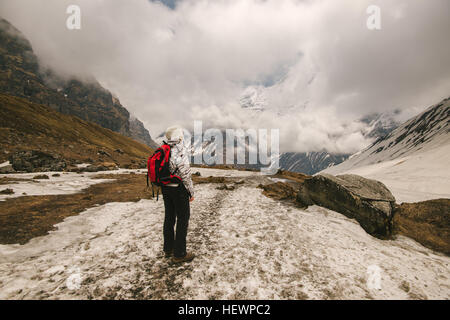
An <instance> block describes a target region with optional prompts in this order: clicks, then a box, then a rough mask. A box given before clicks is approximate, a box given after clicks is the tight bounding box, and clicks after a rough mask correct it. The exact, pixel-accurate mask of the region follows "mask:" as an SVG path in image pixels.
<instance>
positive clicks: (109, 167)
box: [100, 162, 119, 170]
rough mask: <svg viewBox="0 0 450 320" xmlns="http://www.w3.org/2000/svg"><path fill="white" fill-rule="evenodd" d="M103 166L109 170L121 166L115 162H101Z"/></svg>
mask: <svg viewBox="0 0 450 320" xmlns="http://www.w3.org/2000/svg"><path fill="white" fill-rule="evenodd" d="M100 166H101V167H104V168H106V169H107V170H117V169H119V167H118V166H117V164H115V163H114V162H103V163H101V164H100Z"/></svg>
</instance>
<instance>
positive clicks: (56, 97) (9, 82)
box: [0, 18, 152, 145]
mask: <svg viewBox="0 0 450 320" xmlns="http://www.w3.org/2000/svg"><path fill="white" fill-rule="evenodd" d="M0 93H4V94H8V95H12V96H16V97H21V98H26V99H27V100H29V101H31V102H34V103H38V104H43V105H46V106H49V107H51V108H52V109H54V110H56V111H59V112H61V113H64V114H69V115H74V116H77V117H79V118H81V119H84V120H87V121H91V122H94V123H97V124H98V125H100V126H102V127H104V128H107V129H110V130H113V131H115V132H118V133H120V134H123V135H125V136H128V137H131V138H133V139H135V140H138V141H143V142H145V143H147V144H148V145H151V143H152V140H151V137H150V140H149V139H148V137H149V136H150V134H149V133H148V130H147V129H145V128H144V126H143V124H142V122H140V123H135V124H133V125H134V126H137V127H139V129H138V130H136V129H135V130H130V113H129V112H128V110H127V109H126V108H125V107H123V106H122V104H121V103H120V101H119V99H117V98H116V97H114V96H113V95H112V94H111V93H110V92H109V91H108V90H106V89H105V88H103V87H102V86H101V84H100V83H99V82H98V81H97V80H95V79H94V78H91V79H90V80H88V81H86V80H84V81H83V82H82V81H80V80H77V79H69V80H67V79H63V78H61V77H60V76H58V75H57V74H56V73H55V72H54V71H53V70H41V66H40V65H39V61H38V58H37V56H36V55H35V54H34V52H33V48H32V46H31V43H30V42H29V41H28V40H27V39H26V38H25V36H24V35H23V34H22V33H21V32H20V31H19V30H18V29H17V28H15V27H14V26H13V25H12V24H10V23H9V22H8V21H6V20H4V19H2V18H0Z"/></svg>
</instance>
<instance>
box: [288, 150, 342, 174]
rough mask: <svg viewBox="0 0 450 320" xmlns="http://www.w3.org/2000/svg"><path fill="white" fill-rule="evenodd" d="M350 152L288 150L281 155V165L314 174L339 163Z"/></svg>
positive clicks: (290, 169)
mask: <svg viewBox="0 0 450 320" xmlns="http://www.w3.org/2000/svg"><path fill="white" fill-rule="evenodd" d="M348 156H349V155H348V154H331V153H328V152H326V151H322V152H286V153H282V154H281V156H280V167H281V168H282V169H284V170H288V171H293V172H302V173H306V174H314V173H316V172H319V171H322V170H323V169H325V168H328V167H330V166H333V165H335V164H339V163H341V162H343V161H345V160H346V159H347V158H348Z"/></svg>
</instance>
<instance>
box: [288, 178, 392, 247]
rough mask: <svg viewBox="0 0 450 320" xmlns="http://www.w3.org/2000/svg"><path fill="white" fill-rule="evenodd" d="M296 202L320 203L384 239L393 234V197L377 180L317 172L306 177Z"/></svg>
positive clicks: (302, 203) (304, 204) (304, 203)
mask: <svg viewBox="0 0 450 320" xmlns="http://www.w3.org/2000/svg"><path fill="white" fill-rule="evenodd" d="M297 202H299V203H300V204H301V205H303V206H309V205H313V204H315V205H319V206H322V207H325V208H328V209H330V210H333V211H337V212H339V213H342V214H344V215H345V216H347V217H349V218H352V219H356V220H357V221H358V222H359V224H360V225H361V227H362V228H363V229H364V230H366V232H367V233H369V234H371V235H373V236H376V237H379V238H387V237H389V236H391V234H392V229H393V228H392V223H393V215H394V214H393V213H394V206H395V198H394V196H393V195H392V193H391V192H390V191H389V190H388V188H386V186H385V185H384V184H383V183H381V182H379V181H376V180H371V179H366V178H364V177H361V176H358V175H353V174H346V175H340V176H332V175H329V174H320V175H317V176H314V177H313V178H311V179H307V180H305V182H304V184H303V185H302V187H301V188H300V190H299V192H298V193H297Z"/></svg>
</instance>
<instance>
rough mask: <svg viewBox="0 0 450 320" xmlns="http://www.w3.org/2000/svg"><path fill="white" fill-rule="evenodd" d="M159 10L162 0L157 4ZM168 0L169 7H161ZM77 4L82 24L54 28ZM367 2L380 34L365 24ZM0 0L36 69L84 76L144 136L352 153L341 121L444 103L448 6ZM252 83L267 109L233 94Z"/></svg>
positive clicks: (357, 144)
mask: <svg viewBox="0 0 450 320" xmlns="http://www.w3.org/2000/svg"><path fill="white" fill-rule="evenodd" d="M166 3H167V4H168V3H169V2H166ZM170 3H172V1H170ZM69 4H78V5H80V7H81V10H82V29H81V30H80V31H69V30H67V29H66V28H65V20H66V18H67V15H66V14H65V10H66V7H67V6H68V5H69ZM371 4H376V5H378V6H380V8H381V12H382V30H379V31H370V30H368V29H367V28H366V20H367V17H368V15H367V14H366V9H367V7H368V6H369V5H371ZM170 6H171V7H172V8H169V7H168V6H166V5H162V4H161V3H158V2H152V1H147V0H130V1H123V0H106V1H100V0H70V1H66V0H34V1H30V0H2V1H1V2H0V12H1V15H2V16H3V17H4V18H6V19H8V20H9V21H10V22H11V23H13V24H14V25H15V26H16V27H17V28H19V29H20V30H21V31H22V32H24V34H25V35H26V36H27V37H28V38H29V39H30V40H31V43H32V45H33V47H34V49H35V52H36V53H37V55H38V57H39V58H40V60H41V62H42V63H43V64H44V65H47V66H50V67H52V68H54V69H55V70H57V71H58V72H59V73H61V74H65V75H67V76H72V75H77V76H78V77H83V76H84V75H86V74H92V75H94V76H95V77H96V78H97V79H98V80H99V81H100V82H101V83H102V84H103V85H104V86H106V87H107V88H108V89H110V90H111V91H112V92H114V93H115V94H116V95H117V96H118V97H119V98H120V100H121V101H122V103H123V104H124V105H125V106H126V107H127V108H128V109H129V110H130V111H131V112H132V113H134V114H135V115H136V116H137V117H138V118H140V119H141V120H142V121H143V122H144V123H145V124H146V126H147V127H148V129H149V130H150V131H151V133H152V135H156V134H159V133H160V132H161V131H162V130H163V129H164V128H165V127H166V126H169V125H172V124H174V123H179V124H181V125H184V126H187V127H190V126H192V124H193V120H194V119H198V120H204V122H205V125H214V126H225V127H230V128H231V127H263V128H280V129H281V138H282V148H283V149H284V150H285V151H287V150H288V149H289V150H290V151H309V150H315V149H321V148H323V147H325V148H327V149H328V150H330V151H340V152H353V151H356V150H358V149H360V148H361V147H363V146H364V145H365V144H366V143H367V141H365V140H364V139H363V137H362V136H361V135H360V134H359V130H360V129H361V127H360V126H361V124H359V123H357V122H354V121H353V120H355V119H358V118H359V117H361V116H363V115H365V114H368V113H373V112H385V111H390V110H393V109H400V110H403V111H404V112H403V113H402V114H401V116H402V117H404V118H406V117H407V116H409V115H414V114H415V113H416V112H419V111H420V110H423V109H424V108H425V107H427V106H428V105H430V104H432V103H436V102H438V101H439V100H440V99H442V98H444V97H447V96H450V42H449V41H448V31H449V30H450V17H449V13H450V1H448V0H429V1H423V0H396V1H392V0H378V1H376V0H359V1H354V0H341V1H336V0H318V1H313V0H309V1H299V0H266V1H261V0H211V1H207V0H199V1H195V0H181V1H178V3H177V5H176V7H174V6H173V5H170ZM249 85H263V86H265V88H264V90H263V91H264V94H265V96H266V97H267V101H268V103H269V107H270V110H268V111H267V112H265V113H263V114H260V115H256V116H255V115H251V114H247V113H246V112H243V111H242V110H241V109H240V108H239V105H238V99H239V97H240V95H241V93H242V92H243V91H244V89H245V88H246V87H247V86H249Z"/></svg>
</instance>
